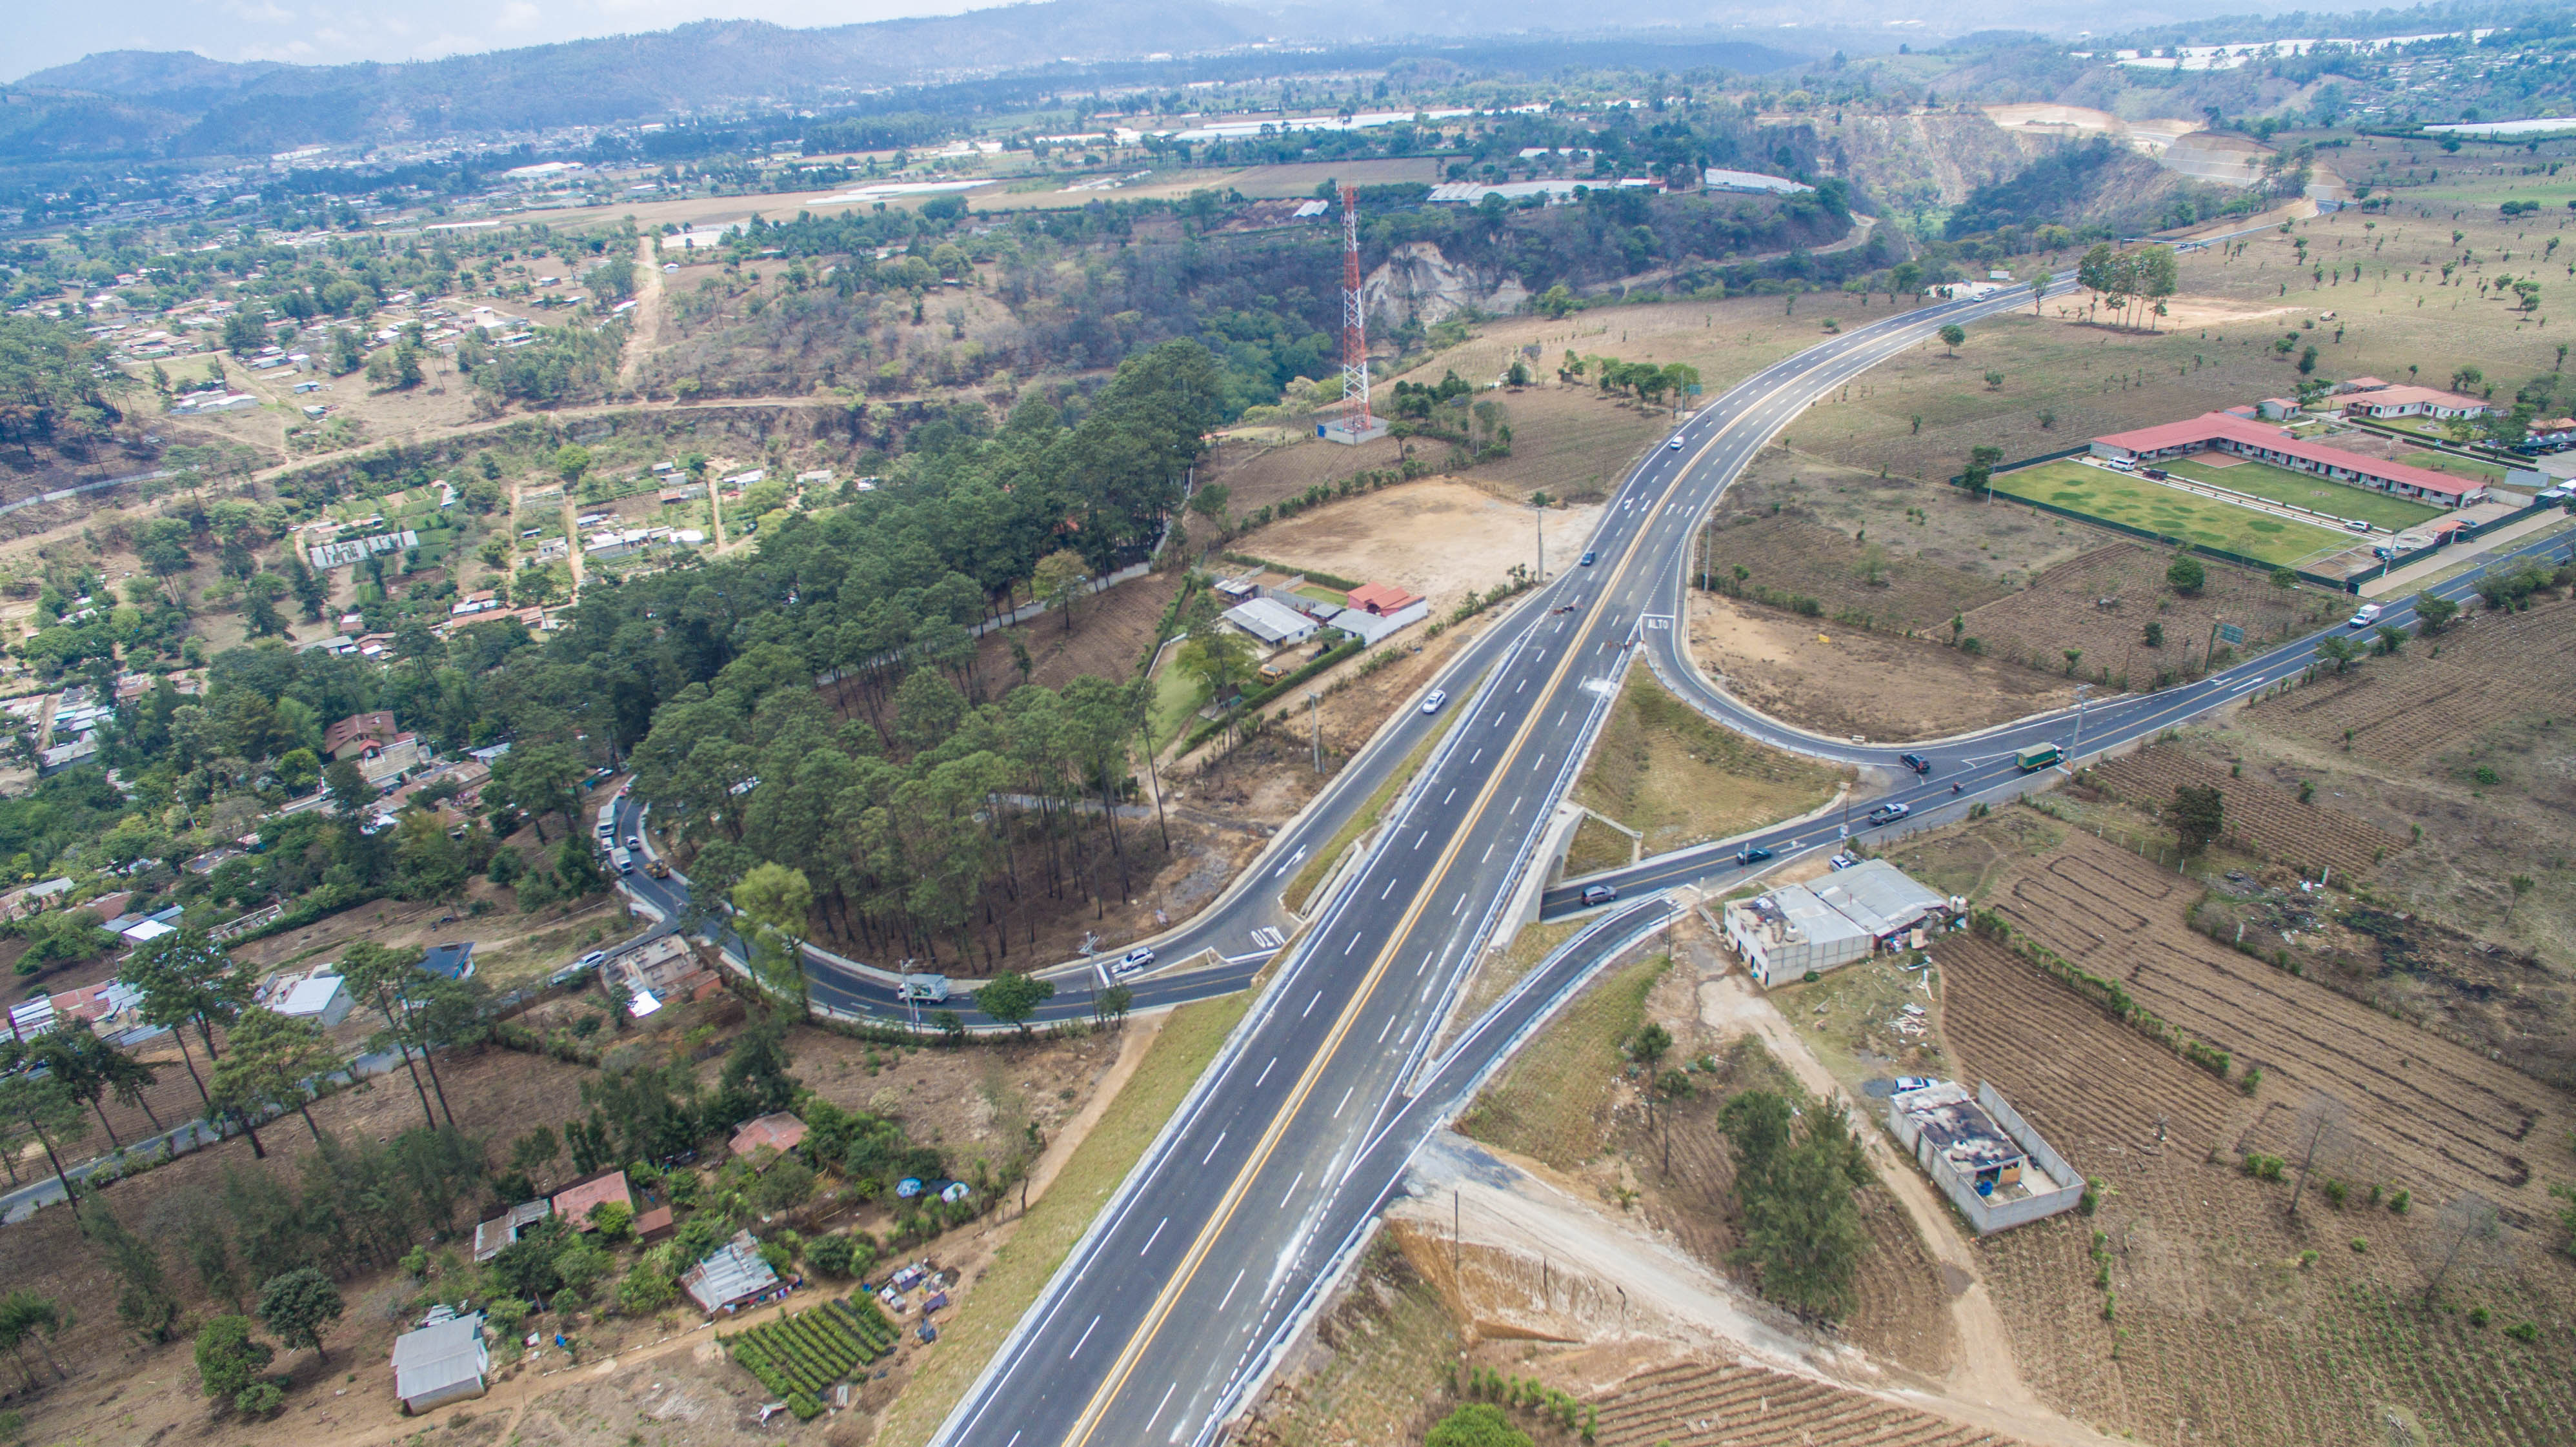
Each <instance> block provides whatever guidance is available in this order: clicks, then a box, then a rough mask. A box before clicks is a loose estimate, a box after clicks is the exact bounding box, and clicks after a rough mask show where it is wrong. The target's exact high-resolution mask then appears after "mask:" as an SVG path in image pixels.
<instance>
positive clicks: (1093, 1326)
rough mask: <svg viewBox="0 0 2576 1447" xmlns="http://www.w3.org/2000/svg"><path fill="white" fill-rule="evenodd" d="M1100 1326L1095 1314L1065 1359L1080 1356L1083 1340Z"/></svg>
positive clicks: (1014, 1439)
mask: <svg viewBox="0 0 2576 1447" xmlns="http://www.w3.org/2000/svg"><path fill="white" fill-rule="evenodd" d="M1099 1326H1100V1318H1099V1317H1097V1316H1094V1317H1093V1318H1092V1319H1091V1325H1090V1326H1086V1327H1084V1328H1083V1329H1082V1337H1081V1340H1080V1341H1076V1342H1075V1343H1074V1344H1073V1350H1071V1351H1069V1352H1066V1353H1065V1354H1064V1359H1065V1360H1066V1361H1072V1360H1073V1359H1074V1358H1075V1357H1078V1356H1080V1355H1082V1344H1083V1342H1087V1341H1089V1340H1091V1334H1092V1332H1093V1331H1095V1330H1097V1329H1098V1328H1099ZM1011 1440H1012V1441H1014V1442H1016V1441H1018V1440H1019V1438H1018V1437H1017V1436H1016V1435H1015V1436H1013V1437H1012V1439H1011Z"/></svg>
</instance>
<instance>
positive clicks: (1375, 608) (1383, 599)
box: [1347, 583, 1422, 618]
mask: <svg viewBox="0 0 2576 1447" xmlns="http://www.w3.org/2000/svg"><path fill="white" fill-rule="evenodd" d="M1347 596H1348V597H1349V598H1350V601H1351V606H1352V607H1354V608H1357V609H1359V610H1360V611H1361V612H1363V613H1374V614H1376V615H1377V616H1378V617H1381V618H1384V617H1387V616H1389V615H1390V614H1394V613H1397V612H1401V611H1402V610H1404V609H1406V608H1410V607H1412V606H1413V605H1414V604H1416V603H1419V602H1421V601H1422V595H1421V594H1419V593H1408V592H1406V591H1404V590H1403V589H1402V588H1398V587H1395V586H1393V585H1391V584H1387V583H1362V584H1360V585H1359V586H1358V587H1356V588H1353V589H1352V590H1351V591H1350V593H1349V594H1348V595H1347Z"/></svg>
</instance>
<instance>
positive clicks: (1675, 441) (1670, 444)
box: [1664, 437, 1682, 452]
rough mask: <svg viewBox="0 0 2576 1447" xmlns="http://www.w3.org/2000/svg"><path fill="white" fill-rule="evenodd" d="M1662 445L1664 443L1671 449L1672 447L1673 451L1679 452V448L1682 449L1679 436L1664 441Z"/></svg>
mask: <svg viewBox="0 0 2576 1447" xmlns="http://www.w3.org/2000/svg"><path fill="white" fill-rule="evenodd" d="M1664 445H1665V446H1666V447H1669V448H1671V449H1672V450H1673V451H1675V452H1679V451H1681V450H1682V440H1681V439H1680V438H1678V437H1676V438H1674V439H1673V440H1672V441H1670V442H1667V443H1665V444H1664Z"/></svg>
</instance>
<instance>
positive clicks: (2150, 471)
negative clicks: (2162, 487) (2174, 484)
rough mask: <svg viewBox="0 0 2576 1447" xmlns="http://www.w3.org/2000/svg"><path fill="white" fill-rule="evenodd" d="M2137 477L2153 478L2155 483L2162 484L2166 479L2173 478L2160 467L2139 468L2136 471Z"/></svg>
mask: <svg viewBox="0 0 2576 1447" xmlns="http://www.w3.org/2000/svg"><path fill="white" fill-rule="evenodd" d="M2138 476H2140V477H2146V478H2153V479H2154V480H2156V481H2157V482H2162V481H2164V480H2165V479H2166V478H2169V477H2171V476H2173V474H2172V473H2170V472H2167V471H2165V470H2164V469H2163V468H2161V467H2141V468H2139V469H2138Z"/></svg>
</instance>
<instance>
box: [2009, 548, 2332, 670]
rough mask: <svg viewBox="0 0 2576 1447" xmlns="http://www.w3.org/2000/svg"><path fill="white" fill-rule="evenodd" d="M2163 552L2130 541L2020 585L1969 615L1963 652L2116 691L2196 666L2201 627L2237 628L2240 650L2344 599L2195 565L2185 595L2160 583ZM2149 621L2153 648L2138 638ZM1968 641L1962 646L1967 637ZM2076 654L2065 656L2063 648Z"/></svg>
mask: <svg viewBox="0 0 2576 1447" xmlns="http://www.w3.org/2000/svg"><path fill="white" fill-rule="evenodd" d="M2170 561H2171V559H2170V557H2169V555H2167V554H2166V553H2163V552H2161V551H2158V550H2156V549H2152V548H2149V547H2147V546H2145V545H2144V544H2140V543H2132V542H2117V543H2108V544H2105V545H2103V546H2101V547H2098V548H2095V549H2093V550H2091V551H2090V552H2087V553H2084V554H2082V555H2080V556H2078V557H2075V558H2071V559H2069V560H2067V561H2066V562H2063V563H2060V564H2058V565H2057V566H2055V567H2052V568H2050V569H2048V570H2047V571H2046V572H2044V573H2041V574H2040V575H2039V576H2038V577H2035V578H2033V579H2031V580H2030V586H2029V587H2027V588H2025V589H2023V590H2022V591H2020V592H2018V593H2014V594H2013V595H2011V596H2010V597H2007V598H2000V599H1997V600H1996V601H1994V602H1992V603H1988V604H1986V605H1984V606H1983V607H1980V608H1978V609H1976V610H1974V611H1973V612H1971V613H1969V614H1968V615H1967V616H1966V618H1965V619H1964V620H1962V623H1961V629H1960V636H1959V644H1960V647H1962V648H1963V649H1969V650H1970V651H1972V652H1973V651H1982V652H1983V653H1985V654H1987V655H1988V656H1992V657H1997V658H2002V659H2005V660H2007V661H2018V662H2021V663H2024V664H2026V665H2027V666H2029V667H2032V668H2035V669H2038V670H2040V671H2042V672H2056V673H2062V674H2064V675H2066V676H2068V677H2071V678H2073V679H2075V680H2076V681H2078V682H2091V683H2095V684H2099V685H2104V686H2108V687H2110V688H2113V689H2121V690H2133V689H2134V690H2143V689H2146V688H2149V687H2152V686H2154V685H2155V684H2156V683H2157V681H2158V680H2159V679H2170V678H2174V677H2179V676H2181V675H2182V674H2183V672H2184V671H2185V669H2186V667H2189V668H2192V669H2198V668H2202V667H2205V666H2206V658H2205V656H2204V654H2203V650H2204V649H2205V648H2206V647H2207V646H2208V643H2209V638H2210V630H2211V625H2212V624H2215V623H2218V622H2221V621H2224V622H2228V623H2233V624H2235V625H2237V626H2238V627H2241V628H2243V629H2244V630H2245V640H2246V645H2247V647H2248V648H2249V649H2251V648H2255V647H2258V646H2261V645H2264V644H2268V643H2272V642H2277V641H2279V640H2281V639H2285V638H2288V637H2291V636H2293V635H2296V634H2300V633H2305V632H2308V631H2310V630H2312V629H2315V628H2318V627H2321V626H2323V625H2324V624H2325V622H2326V621H2327V620H2328V619H2330V618H2333V617H2335V616H2336V615H2337V614H2338V613H2339V612H2341V611H2342V610H2343V608H2344V606H2345V602H2346V600H2345V599H2344V598H2342V597H2341V596H2340V595H2337V594H2330V593H2327V592H2324V591H2321V590H2319V589H2316V588H2311V587H2306V586H2304V585H2303V586H2300V587H2297V588H2282V587H2278V586H2276V585H2274V584H2273V583H2272V582H2271V580H2270V579H2268V578H2264V577H2262V576H2260V575H2258V574H2256V573H2254V572H2252V571H2250V570H2248V569H2244V568H2235V567H2230V566H2228V565H2226V564H2223V563H2214V562H2213V563H2208V564H2205V565H2204V566H2205V575H2206V582H2205V583H2204V584H2203V585H2202V587H2201V589H2200V591H2199V592H2197V593H2195V594H2189V595H2186V594H2182V593H2177V592H2176V591H2174V589H2173V588H2172V587H2171V586H2170V585H2169V584H2167V583H2166V582H2165V569H2166V566H2167V564H2168V563H2169V562H2170ZM2149 625H2153V626H2154V627H2155V629H2156V630H2157V631H2156V636H2157V637H2159V638H2161V640H2162V641H2161V642H2160V643H2157V644H2153V645H2150V644H2149V643H2148V641H2147V639H2148V637H2149V635H2148V632H2147V629H2148V627H2149ZM1969 639H1975V640H1976V643H1975V644H1974V645H1973V647H1971V645H1970V644H1969V642H1968V640H1969ZM2070 649H2072V650H2074V651H2075V652H2076V653H2077V654H2078V657H2077V658H2075V659H2073V660H2069V659H2068V658H2067V657H2066V654H2067V651H2068V650H2070Z"/></svg>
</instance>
